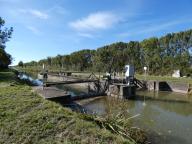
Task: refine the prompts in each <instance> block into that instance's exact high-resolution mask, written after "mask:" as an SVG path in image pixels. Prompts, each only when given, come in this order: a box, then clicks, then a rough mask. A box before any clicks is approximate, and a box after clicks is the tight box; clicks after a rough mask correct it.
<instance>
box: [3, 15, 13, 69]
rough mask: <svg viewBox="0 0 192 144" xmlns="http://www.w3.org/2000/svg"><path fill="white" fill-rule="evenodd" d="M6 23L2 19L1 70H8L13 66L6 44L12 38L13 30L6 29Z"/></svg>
mask: <svg viewBox="0 0 192 144" xmlns="http://www.w3.org/2000/svg"><path fill="white" fill-rule="evenodd" d="M4 24H5V21H4V20H3V19H2V18H1V17H0V68H7V67H8V65H9V64H11V61H12V58H11V55H10V54H8V53H6V51H5V44H6V42H7V41H9V39H10V38H11V35H12V32H13V28H12V27H11V28H10V29H8V28H4V29H3V26H4Z"/></svg>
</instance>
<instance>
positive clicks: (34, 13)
mask: <svg viewBox="0 0 192 144" xmlns="http://www.w3.org/2000/svg"><path fill="white" fill-rule="evenodd" d="M19 12H21V13H24V14H28V15H31V16H34V17H36V18H39V19H48V18H49V16H48V14H46V13H45V12H42V11H40V10H36V9H19Z"/></svg>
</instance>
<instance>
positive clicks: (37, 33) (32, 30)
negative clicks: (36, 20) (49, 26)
mask: <svg viewBox="0 0 192 144" xmlns="http://www.w3.org/2000/svg"><path fill="white" fill-rule="evenodd" d="M27 29H29V30H30V31H31V32H33V33H34V34H36V35H40V34H41V32H40V30H39V29H37V28H36V27H34V26H27Z"/></svg>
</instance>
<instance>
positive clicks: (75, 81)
mask: <svg viewBox="0 0 192 144" xmlns="http://www.w3.org/2000/svg"><path fill="white" fill-rule="evenodd" d="M89 82H98V80H69V81H60V82H44V86H46V87H49V86H53V85H59V84H62V85H64V84H76V83H77V84H78V83H89Z"/></svg>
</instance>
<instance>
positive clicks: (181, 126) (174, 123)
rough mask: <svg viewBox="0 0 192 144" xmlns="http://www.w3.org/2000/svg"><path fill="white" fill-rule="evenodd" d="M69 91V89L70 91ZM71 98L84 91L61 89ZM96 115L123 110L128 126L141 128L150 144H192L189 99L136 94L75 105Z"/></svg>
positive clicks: (156, 93)
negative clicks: (120, 98) (129, 123)
mask: <svg viewBox="0 0 192 144" xmlns="http://www.w3.org/2000/svg"><path fill="white" fill-rule="evenodd" d="M70 88H71V89H70ZM62 89H65V90H66V89H67V90H71V91H73V95H74V96H75V94H80V93H85V92H86V90H83V89H75V88H72V87H70V86H68V87H65V86H63V87H62ZM78 103H79V104H81V105H82V106H83V107H84V108H86V109H87V110H89V111H92V112H94V113H96V114H97V115H107V114H110V113H112V114H118V113H119V112H123V111H126V112H128V114H129V116H130V117H131V116H135V115H137V117H135V118H133V119H132V120H131V123H132V126H134V127H138V128H142V129H144V130H145V131H146V132H147V133H148V135H149V139H150V141H151V142H152V143H154V144H191V143H192V97H189V96H186V95H183V94H179V93H172V92H149V91H138V92H137V96H136V98H135V99H134V100H117V99H115V98H112V97H107V96H105V97H100V98H97V99H92V100H82V101H79V102H78Z"/></svg>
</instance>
